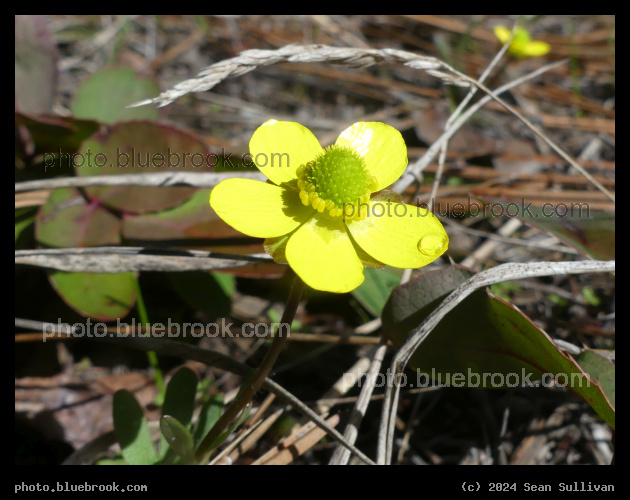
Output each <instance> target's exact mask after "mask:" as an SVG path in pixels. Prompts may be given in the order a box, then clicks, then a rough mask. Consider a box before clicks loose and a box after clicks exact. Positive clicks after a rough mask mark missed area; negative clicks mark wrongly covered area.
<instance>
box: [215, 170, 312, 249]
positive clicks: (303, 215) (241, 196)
mask: <svg viewBox="0 0 630 500" xmlns="http://www.w3.org/2000/svg"><path fill="white" fill-rule="evenodd" d="M210 206H211V207H212V208H213V210H214V211H215V212H216V213H217V215H218V216H219V217H221V219H223V220H224V221H225V222H227V223H228V224H229V225H230V226H232V227H233V228H234V229H237V230H238V231H240V232H241V233H245V234H246V235H248V236H254V237H256V238H273V237H275V236H282V235H284V234H287V233H290V232H291V231H293V230H294V229H295V228H296V227H298V226H299V225H300V224H302V223H303V222H304V221H305V220H306V219H308V218H309V217H310V216H311V215H312V214H313V212H314V210H313V209H312V208H311V207H305V206H304V205H302V203H301V202H300V198H299V196H298V192H297V191H291V190H288V189H283V188H280V187H278V186H274V185H273V184H267V183H265V182H260V181H254V180H252V179H238V178H235V179H226V180H224V181H221V182H220V183H219V184H217V185H216V186H215V187H214V189H213V190H212V191H211V192H210Z"/></svg>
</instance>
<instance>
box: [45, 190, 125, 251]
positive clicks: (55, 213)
mask: <svg viewBox="0 0 630 500" xmlns="http://www.w3.org/2000/svg"><path fill="white" fill-rule="evenodd" d="M120 226H121V223H120V220H119V219H118V218H117V217H116V216H115V215H113V214H112V213H111V212H109V211H107V210H105V209H103V208H102V207H100V206H99V204H98V203H88V202H87V201H86V200H85V198H84V197H83V196H81V193H80V192H79V191H78V190H77V189H74V188H61V189H55V190H54V191H53V192H52V193H51V194H50V196H49V197H48V200H46V203H45V204H44V205H43V206H42V207H41V209H40V211H39V213H38V214H37V218H36V222H35V237H36V238H37V241H39V242H40V243H41V244H42V245H46V246H50V247H89V246H96V245H117V244H119V243H120Z"/></svg>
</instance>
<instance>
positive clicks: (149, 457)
mask: <svg viewBox="0 0 630 500" xmlns="http://www.w3.org/2000/svg"><path fill="white" fill-rule="evenodd" d="M114 430H115V432H116V437H117V438H118V442H119V443H120V448H121V450H122V454H123V457H125V460H126V461H127V462H128V463H129V464H131V465H151V464H154V463H155V462H156V460H157V456H156V454H155V450H154V449H153V443H152V441H151V433H150V432H149V426H148V424H147V420H146V418H145V416H144V413H143V411H142V407H141V406H140V404H139V403H138V401H137V400H136V398H135V397H134V396H133V394H131V393H130V392H129V391H126V390H124V389H123V390H120V391H118V392H116V394H114Z"/></svg>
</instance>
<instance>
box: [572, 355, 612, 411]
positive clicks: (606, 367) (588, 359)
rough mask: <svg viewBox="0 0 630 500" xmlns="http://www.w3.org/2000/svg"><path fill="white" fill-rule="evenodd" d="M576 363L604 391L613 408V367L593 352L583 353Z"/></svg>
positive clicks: (610, 362)
mask: <svg viewBox="0 0 630 500" xmlns="http://www.w3.org/2000/svg"><path fill="white" fill-rule="evenodd" d="M576 361H577V362H578V363H579V364H580V366H581V367H582V369H583V370H584V371H585V372H586V373H588V374H589V375H590V376H591V378H592V379H593V380H595V381H596V382H597V383H598V384H599V385H600V386H601V387H602V389H603V390H604V392H605V393H606V396H607V397H608V400H609V401H610V404H611V405H612V406H613V407H614V406H615V365H614V364H613V363H612V361H609V360H608V359H606V358H604V357H603V356H600V355H599V354H597V353H596V352H594V351H584V352H583V353H582V354H580V355H579V356H578V357H577V359H576Z"/></svg>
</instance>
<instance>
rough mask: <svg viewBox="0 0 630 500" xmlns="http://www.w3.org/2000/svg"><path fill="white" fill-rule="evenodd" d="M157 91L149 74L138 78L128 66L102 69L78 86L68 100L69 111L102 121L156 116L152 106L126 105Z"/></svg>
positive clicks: (155, 110) (153, 95) (153, 118)
mask: <svg viewBox="0 0 630 500" xmlns="http://www.w3.org/2000/svg"><path fill="white" fill-rule="evenodd" d="M159 93H160V89H159V87H158V85H157V83H155V82H154V81H153V80H152V79H150V78H138V77H137V76H136V75H135V73H134V72H133V71H132V70H131V69H129V68H116V69H104V70H101V71H98V72H96V73H94V74H92V75H91V76H90V77H89V78H88V79H87V80H85V81H84V82H83V83H82V84H81V85H80V86H79V88H78V89H77V92H76V95H75V98H74V101H73V102H72V113H73V114H74V116H76V117H77V118H84V119H90V120H98V121H101V122H103V123H117V122H124V121H129V120H157V119H158V117H159V113H158V109H157V108H156V107H155V106H140V107H138V108H127V106H129V105H130V104H133V103H134V102H138V101H141V100H143V99H146V98H148V97H155V96H156V95H158V94H159Z"/></svg>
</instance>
